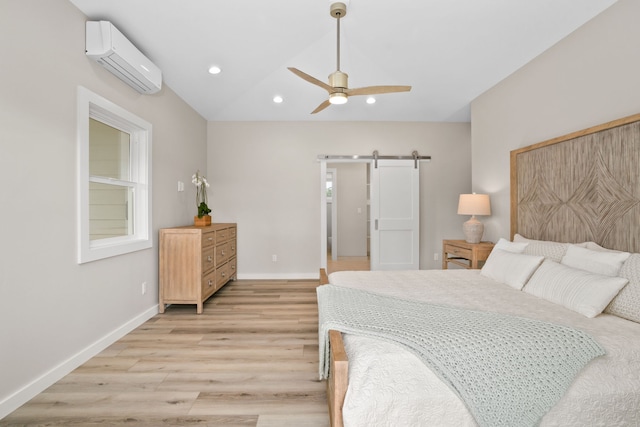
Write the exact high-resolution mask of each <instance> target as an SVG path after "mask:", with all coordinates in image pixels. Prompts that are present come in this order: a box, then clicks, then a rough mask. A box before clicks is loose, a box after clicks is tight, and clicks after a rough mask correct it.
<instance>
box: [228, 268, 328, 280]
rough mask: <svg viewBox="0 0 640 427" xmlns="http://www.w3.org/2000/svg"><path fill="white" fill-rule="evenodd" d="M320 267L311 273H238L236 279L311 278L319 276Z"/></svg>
mask: <svg viewBox="0 0 640 427" xmlns="http://www.w3.org/2000/svg"><path fill="white" fill-rule="evenodd" d="M319 272H320V269H318V271H315V272H313V273H279V274H271V273H256V274H238V280H313V279H319V278H320V273H319Z"/></svg>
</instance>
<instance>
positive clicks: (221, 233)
mask: <svg viewBox="0 0 640 427" xmlns="http://www.w3.org/2000/svg"><path fill="white" fill-rule="evenodd" d="M227 240H229V229H228V228H223V229H222V230H218V232H217V233H216V243H222V242H226V241H227Z"/></svg>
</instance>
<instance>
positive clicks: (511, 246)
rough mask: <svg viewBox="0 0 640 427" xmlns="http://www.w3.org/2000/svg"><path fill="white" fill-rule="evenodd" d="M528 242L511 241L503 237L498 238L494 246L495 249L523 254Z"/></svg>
mask: <svg viewBox="0 0 640 427" xmlns="http://www.w3.org/2000/svg"><path fill="white" fill-rule="evenodd" d="M528 244H529V243H527V242H510V241H508V240H506V239H503V238H502V237H501V238H500V240H498V243H496V245H495V246H494V247H493V248H494V249H502V250H503V251H507V252H513V253H514V254H521V253H522V252H523V251H524V248H526V247H527V245H528Z"/></svg>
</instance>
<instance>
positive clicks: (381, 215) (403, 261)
mask: <svg viewBox="0 0 640 427" xmlns="http://www.w3.org/2000/svg"><path fill="white" fill-rule="evenodd" d="M377 163H378V165H377V167H376V166H375V164H374V163H372V164H371V189H370V190H371V195H370V199H371V270H418V269H419V268H420V169H419V166H420V162H415V161H413V160H378V161H377Z"/></svg>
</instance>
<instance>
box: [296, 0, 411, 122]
mask: <svg viewBox="0 0 640 427" xmlns="http://www.w3.org/2000/svg"><path fill="white" fill-rule="evenodd" d="M329 13H330V14H331V16H333V17H334V18H336V20H337V22H338V25H337V34H338V37H337V55H336V57H337V67H336V71H334V72H333V73H331V74H329V84H327V83H325V82H323V81H320V80H318V79H316V78H315V77H312V76H310V75H309V74H307V73H304V72H302V71H300V70H298V69H297V68H294V67H288V68H289V70H290V71H291V72H292V73H294V74H295V75H297V76H298V77H300V78H302V79H304V80H306V81H308V82H309V83H312V84H314V85H316V86H320V87H321V88H323V89H324V90H326V91H327V92H329V99H327V100H326V101H324V102H323V103H322V104H320V105H318V107H317V108H316V109H315V110H313V111H312V112H311V114H315V113H318V112H320V111H322V110H324V109H325V108H327V107H328V106H329V105H331V104H346V102H347V100H348V97H349V96H355V95H377V94H382V93H393V92H408V91H410V90H411V86H366V87H360V88H355V89H349V86H348V83H347V80H348V78H349V76H348V75H347V74H346V73H343V72H342V71H340V18H343V17H344V16H345V15H346V14H347V5H346V4H344V3H342V2H336V3H332V4H331V7H330V8H329Z"/></svg>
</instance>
